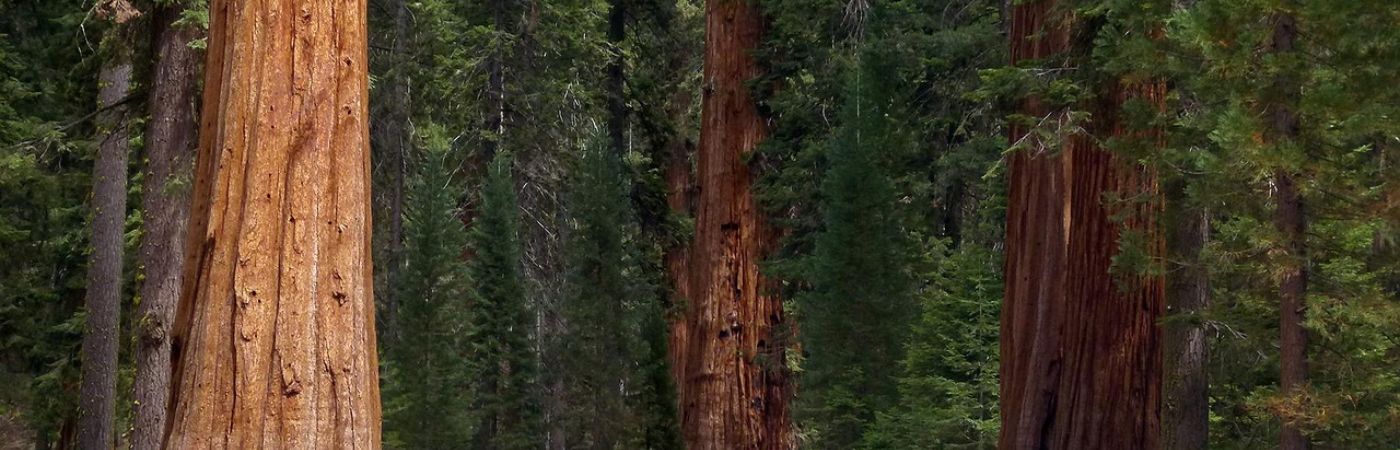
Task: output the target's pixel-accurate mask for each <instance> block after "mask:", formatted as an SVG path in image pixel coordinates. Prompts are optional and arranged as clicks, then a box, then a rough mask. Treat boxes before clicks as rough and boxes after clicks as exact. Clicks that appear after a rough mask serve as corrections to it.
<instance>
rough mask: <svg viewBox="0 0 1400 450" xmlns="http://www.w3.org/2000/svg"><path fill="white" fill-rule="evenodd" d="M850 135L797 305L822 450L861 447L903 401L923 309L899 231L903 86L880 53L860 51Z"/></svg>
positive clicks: (828, 180)
mask: <svg viewBox="0 0 1400 450" xmlns="http://www.w3.org/2000/svg"><path fill="white" fill-rule="evenodd" d="M856 51H857V52H863V53H864V54H865V55H866V56H865V57H863V58H861V59H860V60H858V62H857V66H856V67H855V68H854V70H853V71H854V73H853V74H852V76H851V82H850V85H851V87H850V92H849V94H847V96H846V98H845V102H846V105H845V106H844V109H843V111H842V115H841V121H842V126H841V129H840V130H838V131H837V137H836V139H835V140H834V141H833V142H832V145H831V150H830V153H829V157H828V160H829V168H828V169H827V172H826V175H825V180H824V181H823V183H822V186H821V188H822V199H823V201H822V205H821V207H822V213H823V217H824V220H823V223H824V224H825V227H826V228H825V230H824V231H823V232H822V233H821V234H819V235H818V236H817V237H816V249H815V253H814V254H813V255H812V257H811V258H810V262H809V264H810V271H811V273H810V276H809V280H808V281H809V282H810V283H811V285H812V290H811V291H810V292H808V293H806V294H805V295H802V296H801V297H799V298H798V299H797V300H796V303H797V311H798V314H799V318H798V320H799V321H800V323H802V325H803V329H804V330H806V331H804V332H803V333H802V334H801V339H802V350H803V353H804V354H805V355H806V362H805V363H804V364H803V366H802V367H803V374H802V388H803V389H802V391H801V392H800V393H799V395H800V397H799V398H800V399H802V400H801V402H800V404H799V405H800V409H799V412H800V413H801V417H805V421H803V422H801V423H802V425H803V430H804V433H806V434H807V435H808V439H809V440H808V442H807V444H808V445H810V446H812V447H813V448H831V449H846V448H852V447H853V446H854V445H855V444H857V443H859V442H860V441H861V438H862V436H863V435H864V433H865V430H866V429H867V428H868V427H869V426H870V425H871V424H872V423H873V422H874V420H875V417H876V413H878V412H883V411H885V410H887V409H889V408H891V407H893V406H895V404H896V403H897V400H898V393H897V391H896V387H897V383H896V382H895V380H896V379H897V378H898V376H899V372H900V371H899V363H900V361H901V360H902V359H903V353H904V350H903V345H904V338H905V335H906V332H907V330H908V325H909V319H910V317H912V314H911V313H912V312H913V311H914V310H915V309H914V304H913V296H912V288H913V286H912V282H911V279H910V277H909V275H910V273H909V270H910V268H909V264H910V262H911V255H910V251H911V249H912V248H914V247H913V246H912V245H910V244H911V243H912V241H911V240H910V239H909V238H908V237H907V236H905V235H904V230H903V229H902V227H901V224H900V217H899V211H900V209H899V208H898V206H897V197H896V192H895V189H894V182H893V180H892V177H891V174H890V169H889V168H888V164H889V162H890V161H889V157H888V155H891V154H900V153H902V152H903V151H904V150H902V149H901V147H904V146H907V145H908V142H907V140H906V139H905V138H904V136H903V133H902V132H901V131H900V130H898V129H897V128H896V127H895V126H894V125H895V123H894V120H895V117H898V116H899V113H898V111H897V110H896V108H895V107H894V106H895V104H896V99H895V97H894V96H893V95H892V93H891V86H892V85H893V84H894V80H891V79H890V78H889V71H888V66H887V65H886V64H884V62H883V58H884V56H883V55H881V54H880V53H879V52H875V51H867V50H866V49H864V48H860V49H857V50H856Z"/></svg>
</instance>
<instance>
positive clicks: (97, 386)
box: [78, 1, 132, 450]
mask: <svg viewBox="0 0 1400 450" xmlns="http://www.w3.org/2000/svg"><path fill="white" fill-rule="evenodd" d="M101 7H104V8H111V9H110V10H107V11H106V12H105V14H106V15H107V16H108V17H107V19H108V20H110V21H111V27H112V28H111V30H110V31H108V34H109V41H108V43H107V44H106V45H107V46H108V47H109V48H107V51H108V55H109V56H108V59H107V60H106V61H104V64H103V66H102V70H101V73H99V74H98V94H97V102H98V105H97V107H98V108H102V109H105V111H102V112H101V113H100V114H98V115H97V121H96V125H97V132H98V136H99V142H98V147H97V157H96V158H95V159H94V161H93V179H92V209H93V216H92V256H91V258H90V259H89V265H88V274H87V295H86V300H85V301H86V311H87V320H86V321H85V323H84V333H83V345H82V358H83V365H82V386H81V393H82V399H81V401H80V404H79V407H80V408H81V410H80V414H81V416H80V419H79V421H78V445H79V446H80V447H81V448H83V449H84V450H89V449H91V450H97V449H108V448H112V446H113V444H114V443H115V441H114V440H113V438H114V434H113V431H112V429H113V427H115V418H116V405H117V339H118V338H117V332H118V330H117V323H118V321H119V319H120V314H121V310H120V309H121V287H122V253H123V250H124V249H123V247H124V239H123V237H124V231H125V229H126V182H127V180H126V165H127V152H128V151H129V150H130V145H129V140H130V138H129V136H128V134H127V126H128V123H127V121H128V119H129V117H128V109H129V108H127V107H126V106H124V105H123V104H122V103H123V102H125V101H126V96H127V94H128V92H129V91H130V90H131V49H130V48H126V46H125V45H124V42H125V40H126V39H125V38H126V36H125V28H126V27H127V25H126V24H125V22H126V21H127V20H129V19H130V18H131V17H132V16H130V15H128V13H127V12H126V11H127V10H122V8H127V9H128V10H129V8H131V6H130V5H128V4H126V2H124V1H116V2H110V3H108V4H106V5H104V6H101Z"/></svg>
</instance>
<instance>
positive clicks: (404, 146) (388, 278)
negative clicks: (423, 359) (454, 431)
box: [375, 0, 413, 337]
mask: <svg viewBox="0 0 1400 450" xmlns="http://www.w3.org/2000/svg"><path fill="white" fill-rule="evenodd" d="M388 7H389V8H390V9H391V10H392V12H393V19H394V22H393V26H394V29H393V38H392V39H393V42H391V43H390V44H389V46H390V56H389V60H390V61H392V62H393V67H390V68H389V74H390V75H389V76H388V77H386V79H385V88H386V92H387V93H388V95H387V101H385V102H384V110H383V111H384V116H383V120H381V121H379V126H378V127H376V129H375V138H376V141H377V142H376V144H378V145H379V153H378V155H380V156H381V157H383V158H384V159H385V160H386V161H385V163H384V164H385V166H387V170H388V171H389V193H388V196H387V198H383V200H382V201H384V202H385V203H387V205H385V206H387V207H386V208H385V210H384V211H383V213H384V214H387V215H388V217H387V219H388V222H389V230H388V231H389V233H388V234H389V235H388V236H387V238H386V239H385V241H384V254H383V256H384V259H385V261H384V264H383V268H384V271H385V276H384V280H385V284H386V285H387V286H386V288H385V289H382V290H380V291H379V295H380V297H381V299H380V300H381V304H383V305H384V317H383V318H382V320H381V325H383V329H381V330H380V332H381V333H384V334H385V335H387V336H391V337H393V336H398V330H399V326H400V325H399V323H398V316H399V298H398V289H399V285H400V284H401V282H400V279H401V275H400V273H401V272H402V271H403V264H404V259H403V258H404V255H403V253H404V234H403V208H404V189H405V186H406V182H407V176H408V155H409V153H410V151H411V149H412V147H413V136H412V130H411V126H412V124H411V122H410V116H409V111H411V110H412V97H411V96H410V89H411V87H410V85H411V82H412V79H411V78H410V77H409V73H408V70H409V62H410V61H409V58H408V52H409V39H410V38H411V36H410V33H411V29H410V26H411V24H410V22H409V19H410V17H409V10H408V5H407V4H405V0H390V1H389V6H388Z"/></svg>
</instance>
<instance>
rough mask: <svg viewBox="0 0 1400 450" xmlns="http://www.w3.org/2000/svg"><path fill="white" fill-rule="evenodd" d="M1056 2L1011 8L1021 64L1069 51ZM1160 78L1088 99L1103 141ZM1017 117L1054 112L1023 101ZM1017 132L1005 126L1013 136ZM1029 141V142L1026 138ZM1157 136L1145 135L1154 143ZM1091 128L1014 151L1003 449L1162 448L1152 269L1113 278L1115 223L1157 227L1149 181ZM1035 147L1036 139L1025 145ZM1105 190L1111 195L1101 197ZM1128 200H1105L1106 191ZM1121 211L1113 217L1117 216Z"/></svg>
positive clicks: (1157, 299) (1150, 244) (1157, 95)
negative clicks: (1129, 102)
mask: <svg viewBox="0 0 1400 450" xmlns="http://www.w3.org/2000/svg"><path fill="white" fill-rule="evenodd" d="M1055 3H1056V2H1055V1H1054V0H1042V1H1037V2H1029V3H1024V4H1020V5H1016V6H1014V7H1013V9H1012V16H1011V18H1012V22H1011V24H1010V36H1011V57H1012V60H1013V61H1024V60H1030V59H1039V58H1044V57H1048V56H1052V55H1055V54H1058V53H1061V52H1065V51H1067V50H1070V45H1071V44H1070V42H1069V39H1068V36H1069V33H1068V29H1067V27H1068V24H1069V23H1070V21H1068V20H1064V17H1060V16H1058V12H1057V10H1056V9H1055V8H1054V7H1055ZM1162 95H1163V87H1162V86H1161V85H1160V84H1146V85H1132V86H1104V87H1101V89H1100V95H1099V101H1098V102H1096V103H1097V104H1096V105H1090V109H1091V112H1092V113H1093V116H1092V117H1093V121H1094V123H1093V124H1091V125H1090V126H1089V127H1088V132H1089V133H1092V134H1094V135H1095V136H1099V137H1109V136H1113V135H1120V134H1124V133H1127V132H1128V131H1127V130H1125V129H1124V127H1123V125H1122V124H1121V123H1119V122H1118V121H1117V120H1116V109H1117V106H1118V105H1120V104H1121V102H1122V101H1124V100H1125V99H1127V98H1129V97H1142V98H1145V99H1147V100H1148V101H1151V102H1154V103H1157V104H1158V105H1160V104H1161V103H1160V102H1161V101H1162ZM1025 112H1026V113H1028V114H1032V115H1036V116H1045V115H1047V114H1057V113H1055V112H1053V111H1049V110H1048V109H1047V108H1046V107H1045V106H1044V105H1041V104H1039V103H1038V102H1037V101H1036V100H1034V99H1031V100H1029V101H1028V102H1027V105H1026V107H1025ZM1023 138H1027V137H1026V130H1025V129H1023V128H1019V127H1016V128H1014V129H1013V130H1012V133H1011V140H1012V142H1018V141H1020V140H1021V139H1023ZM1027 139H1032V138H1027ZM1152 140H1153V139H1147V141H1149V142H1150V141H1152ZM1095 142H1096V141H1095V139H1094V138H1093V137H1092V136H1086V135H1083V134H1080V135H1075V136H1071V137H1069V138H1067V139H1066V140H1065V141H1064V143H1063V145H1062V146H1061V147H1060V148H1053V149H1051V148H1032V149H1028V150H1023V151H1018V152H1016V153H1015V154H1014V155H1012V156H1011V157H1010V170H1011V173H1010V177H1011V180H1010V183H1011V186H1010V193H1009V199H1008V200H1009V205H1008V217H1007V240H1006V245H1007V255H1006V299H1005V303H1004V305H1003V310H1002V324H1001V330H1002V337H1001V402H1002V404H1001V416H1002V428H1001V437H1000V448H1002V449H1040V448H1054V449H1122V448H1133V449H1153V448H1157V447H1158V443H1159V440H1160V436H1159V433H1160V425H1159V421H1158V408H1159V404H1160V389H1161V365H1162V353H1161V344H1160V342H1161V334H1162V332H1161V329H1160V327H1159V326H1158V324H1157V322H1158V319H1159V318H1160V317H1161V314H1162V309H1163V297H1164V289H1163V286H1164V283H1163V281H1162V279H1161V277H1160V276H1148V275H1139V274H1121V273H1120V274H1114V273H1111V266H1112V259H1113V256H1114V255H1115V254H1117V252H1118V250H1119V239H1120V237H1121V236H1122V235H1123V232H1124V231H1127V230H1133V231H1135V232H1138V233H1143V234H1144V237H1145V239H1143V242H1145V243H1147V245H1146V248H1143V249H1139V250H1140V251H1146V252H1147V253H1148V254H1149V255H1150V256H1154V257H1160V256H1161V255H1162V254H1163V250H1164V249H1163V244H1162V239H1161V238H1160V236H1159V235H1158V233H1157V232H1156V230H1155V229H1154V225H1153V224H1154V220H1155V218H1154V217H1155V215H1156V213H1157V210H1158V209H1159V208H1160V205H1161V203H1160V201H1159V200H1158V198H1157V196H1158V193H1157V186H1156V180H1155V177H1154V176H1153V175H1152V173H1151V172H1149V171H1145V170H1143V169H1141V168H1138V167H1134V166H1133V165H1132V164H1130V163H1129V162H1126V161H1122V160H1120V159H1119V158H1116V157H1115V156H1114V155H1113V154H1111V153H1109V152H1107V151H1105V150H1104V149H1102V148H1100V147H1099V146H1098V145H1097V144H1096V143H1095ZM1031 144H1032V145H1031V147H1038V145H1034V144H1036V143H1034V142H1032V143H1031ZM1110 194H1111V195H1110ZM1115 196H1116V197H1118V198H1122V199H1134V200H1133V201H1123V202H1114V203H1109V202H1107V201H1106V200H1105V199H1106V197H1115ZM1119 214H1121V215H1122V217H1126V219H1125V220H1124V221H1122V222H1119V221H1118V220H1117V219H1115V218H1114V216H1116V215H1119Z"/></svg>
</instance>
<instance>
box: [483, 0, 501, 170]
mask: <svg viewBox="0 0 1400 450" xmlns="http://www.w3.org/2000/svg"><path fill="white" fill-rule="evenodd" d="M490 2H491V23H492V24H493V25H494V26H495V30H496V32H497V33H503V32H504V30H505V26H506V19H505V14H506V12H505V4H504V2H505V0H490ZM505 52H506V47H505V46H504V45H501V44H500V43H496V44H495V46H494V48H492V49H491V53H490V54H489V55H487V56H486V77H487V78H486V132H487V137H486V139H485V140H484V142H483V143H482V146H481V149H482V154H481V157H480V158H481V161H482V164H481V166H482V167H486V165H487V164H490V163H491V160H492V159H493V158H495V157H496V152H498V151H500V146H501V140H502V139H503V138H504V137H505V115H506V100H505V98H506V75H505V58H506V55H505ZM483 173H484V171H483Z"/></svg>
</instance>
